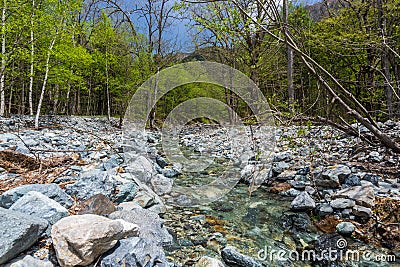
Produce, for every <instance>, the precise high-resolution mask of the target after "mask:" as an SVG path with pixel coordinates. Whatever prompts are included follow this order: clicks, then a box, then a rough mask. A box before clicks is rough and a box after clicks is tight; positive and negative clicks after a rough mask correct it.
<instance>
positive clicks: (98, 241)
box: [51, 214, 138, 267]
mask: <svg viewBox="0 0 400 267" xmlns="http://www.w3.org/2000/svg"><path fill="white" fill-rule="evenodd" d="M137 233H138V226H137V225H135V224H132V223H128V222H125V221H123V220H110V219H107V218H105V217H102V216H98V215H92V214H86V215H73V216H69V217H66V218H63V219H61V220H60V221H58V222H57V223H56V224H54V225H53V227H52V229H51V238H52V240H53V245H54V249H55V251H56V255H57V259H58V262H59V264H60V265H61V266H62V267H64V266H76V265H89V264H90V263H92V262H93V261H94V260H95V259H96V258H97V257H99V256H100V255H101V254H103V253H104V252H106V251H107V250H109V249H111V248H112V247H114V246H115V244H116V243H117V242H118V240H119V239H122V238H126V237H132V236H136V235H137Z"/></svg>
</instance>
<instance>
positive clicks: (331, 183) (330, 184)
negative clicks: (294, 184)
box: [316, 165, 351, 188]
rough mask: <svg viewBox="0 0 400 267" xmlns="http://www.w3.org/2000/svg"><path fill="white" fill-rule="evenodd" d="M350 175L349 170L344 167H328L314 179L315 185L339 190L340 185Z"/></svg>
mask: <svg viewBox="0 0 400 267" xmlns="http://www.w3.org/2000/svg"><path fill="white" fill-rule="evenodd" d="M350 174H351V170H350V168H349V167H348V166H346V165H336V166H332V167H328V168H327V169H326V170H325V171H323V172H322V173H321V174H320V175H318V176H317V178H316V184H317V185H318V186H320V187H325V188H339V186H340V184H341V183H344V181H345V179H346V178H347V177H348V176H349V175H350Z"/></svg>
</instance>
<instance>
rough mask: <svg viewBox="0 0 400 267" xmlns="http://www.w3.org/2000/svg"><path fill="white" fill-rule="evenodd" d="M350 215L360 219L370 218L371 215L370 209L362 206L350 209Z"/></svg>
mask: <svg viewBox="0 0 400 267" xmlns="http://www.w3.org/2000/svg"><path fill="white" fill-rule="evenodd" d="M352 213H353V214H354V215H356V216H358V217H362V218H371V217H372V215H373V213H372V210H371V209H370V208H366V207H363V206H358V205H356V206H354V207H353V209H352Z"/></svg>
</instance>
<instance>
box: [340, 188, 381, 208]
mask: <svg viewBox="0 0 400 267" xmlns="http://www.w3.org/2000/svg"><path fill="white" fill-rule="evenodd" d="M332 197H333V198H349V199H352V200H354V201H355V202H356V204H358V205H361V206H365V207H367V208H371V207H373V206H374V205H375V203H374V201H375V193H374V189H372V188H371V186H367V185H364V186H353V187H349V188H346V189H343V190H340V191H337V192H336V193H334V194H333V195H332Z"/></svg>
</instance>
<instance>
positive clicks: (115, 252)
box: [100, 237, 169, 267]
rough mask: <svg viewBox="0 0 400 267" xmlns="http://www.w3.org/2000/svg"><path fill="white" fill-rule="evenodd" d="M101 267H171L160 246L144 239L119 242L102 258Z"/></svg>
mask: <svg viewBox="0 0 400 267" xmlns="http://www.w3.org/2000/svg"><path fill="white" fill-rule="evenodd" d="M100 266H101V267H120V266H127V267H136V266H149V267H150V266H151V267H155V266H157V267H167V266H169V265H168V262H167V259H166V258H165V254H164V251H163V249H162V248H161V247H160V246H157V245H156V244H154V243H153V242H151V241H149V240H147V239H144V238H140V237H131V238H126V239H121V240H120V241H118V243H117V245H116V246H115V247H114V248H112V249H111V250H110V251H108V252H107V253H106V254H105V255H104V256H103V257H102V259H101V263H100Z"/></svg>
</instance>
